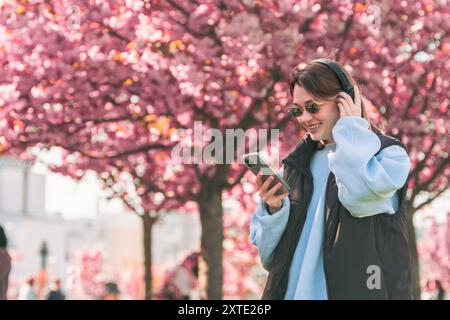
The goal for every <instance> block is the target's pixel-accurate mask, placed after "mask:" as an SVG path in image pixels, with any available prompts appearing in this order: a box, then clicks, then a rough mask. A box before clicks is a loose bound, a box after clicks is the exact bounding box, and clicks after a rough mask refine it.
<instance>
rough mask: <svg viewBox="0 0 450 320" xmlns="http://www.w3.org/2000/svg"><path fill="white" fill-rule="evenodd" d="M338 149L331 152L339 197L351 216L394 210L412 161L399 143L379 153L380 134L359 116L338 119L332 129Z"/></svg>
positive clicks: (391, 211) (330, 165)
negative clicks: (398, 193) (374, 131)
mask: <svg viewBox="0 0 450 320" xmlns="http://www.w3.org/2000/svg"><path fill="white" fill-rule="evenodd" d="M333 138H334V140H335V142H336V151H335V152H333V153H330V154H329V155H328V157H329V158H328V160H329V161H328V163H329V167H330V170H331V171H332V172H333V173H334V175H335V177H336V183H337V186H338V197H339V200H340V201H341V203H342V204H343V205H344V207H345V208H347V210H349V211H350V213H351V214H352V216H354V217H357V218H363V217H367V216H371V215H375V214H379V213H384V212H388V213H395V211H396V209H397V207H398V202H399V199H398V195H397V193H396V192H397V190H399V189H400V188H401V187H402V186H403V185H404V184H405V182H406V179H407V177H408V173H409V169H410V161H409V157H408V154H407V153H406V151H405V150H404V149H403V148H402V147H400V146H396V145H394V146H390V147H387V148H385V149H383V150H381V151H380V153H379V154H378V155H376V156H375V154H376V153H377V152H378V150H379V149H380V146H381V142H380V139H379V138H378V136H377V135H376V134H375V133H373V132H372V131H370V130H369V123H368V122H367V120H365V119H364V118H361V117H357V116H350V117H345V118H342V119H339V120H338V121H337V123H336V125H335V126H334V128H333Z"/></svg>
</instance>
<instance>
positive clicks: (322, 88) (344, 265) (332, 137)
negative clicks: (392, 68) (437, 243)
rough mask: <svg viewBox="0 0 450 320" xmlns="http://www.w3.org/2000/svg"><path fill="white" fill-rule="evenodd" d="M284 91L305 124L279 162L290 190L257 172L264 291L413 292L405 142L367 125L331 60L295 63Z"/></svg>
mask: <svg viewBox="0 0 450 320" xmlns="http://www.w3.org/2000/svg"><path fill="white" fill-rule="evenodd" d="M353 90H354V91H353ZM290 91H291V95H292V100H293V101H292V102H293V103H292V106H291V108H290V112H291V114H292V115H293V116H294V117H295V118H296V119H297V120H298V122H299V123H300V125H301V126H302V127H304V129H305V130H306V135H305V137H303V139H302V140H301V142H300V143H299V145H298V146H297V147H296V148H295V150H294V151H293V152H292V153H291V154H290V155H289V156H288V157H286V158H285V159H284V160H283V161H282V163H283V168H282V170H281V172H280V174H282V175H283V178H284V179H285V180H286V181H287V182H288V184H289V185H290V187H291V192H290V193H289V195H286V194H284V195H279V196H277V195H275V192H276V191H277V190H278V188H279V187H280V185H276V186H274V187H273V188H269V185H270V182H271V181H272V180H271V178H269V179H268V180H266V181H265V182H264V183H262V179H261V176H260V175H258V177H257V178H256V183H257V185H258V187H259V196H260V198H261V200H260V203H259V205H258V207H257V209H256V210H255V212H254V213H253V216H252V220H251V225H250V235H251V240H252V243H253V244H255V245H256V246H257V247H258V251H259V255H260V258H261V261H262V265H263V267H264V268H265V269H266V270H267V271H269V275H268V279H267V283H266V286H265V289H264V293H263V299H411V298H412V293H411V276H410V252H409V245H408V238H407V230H406V223H405V221H406V219H405V212H404V208H405V206H404V202H405V193H406V187H407V183H406V182H407V178H408V174H409V169H410V161H409V157H408V154H407V152H406V150H405V147H404V146H403V145H402V144H401V142H400V141H398V140H396V139H394V138H392V137H389V136H386V135H384V134H382V133H381V132H380V131H379V130H378V129H376V128H374V127H372V126H371V124H370V122H369V118H368V113H367V111H366V110H365V106H364V104H363V102H362V96H361V93H360V89H359V87H358V85H357V84H356V83H355V81H354V80H353V79H352V77H351V76H350V75H349V74H348V73H347V72H346V71H345V70H344V69H343V67H342V66H341V65H339V64H338V63H336V62H334V61H330V60H314V61H312V62H309V63H307V64H306V65H304V66H302V67H295V68H294V69H293V71H292V79H291V83H290ZM344 91H346V92H344ZM351 95H354V99H353V98H352V96H351Z"/></svg>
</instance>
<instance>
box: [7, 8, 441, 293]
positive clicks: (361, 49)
mask: <svg viewBox="0 0 450 320" xmlns="http://www.w3.org/2000/svg"><path fill="white" fill-rule="evenodd" d="M0 12H1V13H0V39H1V40H0V51H1V52H2V54H1V55H0V65H1V66H2V73H1V74H0V113H1V121H0V148H1V150H2V151H3V152H4V153H6V152H9V153H13V154H20V153H22V152H23V150H25V149H26V148H27V147H29V146H33V145H39V146H40V147H42V148H50V147H52V146H58V147H61V148H63V149H64V150H66V154H65V157H64V160H63V163H62V165H61V166H59V168H58V170H59V172H61V173H64V174H68V175H72V176H82V175H83V173H84V172H85V170H87V169H91V170H94V171H96V172H98V173H99V176H101V177H102V176H103V179H104V180H105V182H106V185H107V186H108V187H110V188H114V186H116V185H117V183H119V185H120V180H121V178H120V177H121V175H122V172H126V173H127V175H128V176H129V177H131V180H130V181H132V182H133V184H134V186H135V188H134V189H135V190H136V192H135V195H136V197H137V198H138V200H137V201H138V202H137V203H138V207H139V208H137V207H136V206H135V205H134V204H133V203H134V202H133V203H131V204H130V207H132V208H134V209H133V210H135V211H139V212H141V214H143V213H145V214H144V216H145V217H147V216H148V218H145V219H147V220H145V219H144V228H149V226H150V225H152V223H153V218H154V217H155V215H157V213H156V212H160V211H161V209H165V208H175V207H180V208H181V207H184V206H185V205H186V204H187V205H188V206H191V209H194V210H198V212H199V213H200V221H201V225H202V236H201V248H200V249H201V255H200V261H199V281H200V290H201V295H200V296H201V298H211V299H220V298H221V297H222V284H223V269H222V265H223V248H222V244H223V240H224V223H225V224H228V223H227V222H226V219H227V218H226V216H225V222H224V208H223V204H222V202H223V200H225V199H226V197H228V195H229V194H234V195H235V196H237V197H238V199H239V202H240V203H242V202H247V201H254V199H253V198H252V197H251V195H250V194H248V193H247V192H246V190H244V189H243V187H242V183H245V182H246V181H250V182H251V181H252V178H251V176H250V175H245V174H246V170H245V168H243V166H242V165H238V164H233V165H225V164H214V163H212V162H208V161H207V162H206V163H205V162H203V163H201V164H187V163H182V164H179V163H178V164H174V163H173V162H172V161H171V160H172V159H171V157H170V155H171V151H172V150H173V148H174V147H175V146H176V145H177V144H178V143H179V142H180V141H181V140H182V139H183V134H184V137H185V136H188V137H189V136H192V134H193V132H192V131H193V128H194V122H195V121H201V125H202V128H204V129H208V128H215V129H217V130H219V132H220V133H222V134H225V133H226V130H227V129H233V128H240V129H243V130H247V129H250V128H256V129H259V128H277V129H282V130H281V132H280V140H281V142H282V144H281V146H282V148H281V150H280V152H281V154H282V155H285V154H286V153H287V152H288V150H290V149H292V147H293V146H294V145H295V144H296V143H297V142H298V141H299V139H300V137H301V130H299V128H298V127H297V126H296V125H295V123H294V122H293V121H289V117H288V116H287V114H286V105H287V103H288V102H289V95H288V92H289V90H288V87H287V80H288V78H289V72H290V70H291V68H292V67H293V66H294V65H295V64H297V63H299V62H303V61H305V60H309V59H313V58H319V57H330V58H333V59H336V60H338V61H339V62H341V63H342V64H343V65H345V66H346V68H348V70H349V71H350V72H351V73H352V74H353V75H354V76H355V78H356V79H357V80H358V81H359V83H360V84H361V85H362V87H363V95H364V96H365V97H366V98H367V99H368V101H371V102H372V105H373V108H372V111H373V115H372V116H373V119H374V120H378V124H379V125H380V126H381V127H383V128H385V130H386V131H387V132H388V133H389V134H391V135H393V136H395V137H397V138H399V139H401V141H403V142H404V143H405V145H406V146H407V148H408V149H409V154H410V157H411V161H412V171H411V174H410V178H411V179H410V184H409V186H408V187H409V192H408V197H407V209H408V217H409V232H410V238H411V244H412V248H411V250H412V253H413V256H414V258H415V262H416V263H415V268H414V277H415V280H416V281H415V283H416V294H418V292H419V285H418V284H419V281H418V268H417V253H416V249H415V235H414V228H413V224H412V216H413V214H414V212H416V211H417V210H418V209H419V208H421V207H423V206H426V205H427V204H429V203H431V202H432V201H433V200H434V199H435V198H437V197H438V196H439V195H440V194H441V193H442V192H443V191H444V190H445V189H447V188H448V176H449V172H450V167H449V160H448V153H449V149H450V142H449V126H450V124H449V122H448V121H445V119H446V117H447V114H448V103H449V94H448V92H449V90H448V86H449V77H448V71H447V70H448V69H449V63H450V62H449V61H448V52H449V48H450V47H449V42H448V30H450V26H449V23H450V22H449V21H450V19H449V14H448V10H447V8H446V2H445V1H429V0H421V1H416V2H415V3H414V4H411V3H408V2H407V1H403V0H402V1H400V0H395V1H378V2H377V4H376V5H368V4H366V3H360V2H357V1H328V0H327V1H325V0H323V1H309V0H305V1H291V0H280V1H270V0H268V1H259V0H230V1H221V0H203V1H174V0H167V1H157V0H153V1H97V0H49V1H45V2H40V1H31V0H30V1H27V0H24V1H18V2H12V1H2V2H0ZM177 129H184V131H183V134H182V133H180V130H177ZM293 137H296V138H293ZM209 138H211V137H209ZM205 140H208V138H205ZM209 140H212V139H209ZM190 147H191V148H192V150H196V149H200V150H201V151H205V146H201V145H198V144H195V142H194V143H193V144H191V145H190ZM224 157H225V155H224ZM55 169H56V168H55ZM119 190H120V188H119ZM424 192H426V193H427V194H428V195H429V197H428V199H427V200H425V201H423V202H420V203H417V201H416V200H417V199H418V197H417V196H418V195H419V194H421V193H424ZM118 193H119V194H122V197H121V198H122V199H125V200H127V199H128V200H130V199H131V198H133V199H134V198H135V197H132V196H131V195H130V194H134V192H132V193H128V192H125V193H124V192H123V191H118ZM130 201H131V200H130ZM193 204H195V206H194V205H193ZM248 209H249V210H250V209H251V208H250V205H249V206H248ZM250 213H251V212H250V211H248V212H242V216H241V217H240V219H242V220H245V219H247V221H248V219H249V218H250ZM146 221H147V222H146ZM146 223H147V225H146ZM236 224H237V225H239V226H244V225H245V223H244V222H242V221H240V220H239V222H237V223H236ZM227 232H228V230H227ZM242 232H245V233H247V231H242ZM238 238H239V240H240V241H241V242H242V241H244V240H243V236H242V237H238ZM145 241H146V243H148V242H150V239H146V240H145ZM247 242H248V235H247ZM238 244H240V243H238ZM225 247H226V248H227V244H226V243H225ZM228 247H230V248H231V247H232V246H228ZM247 249H248V248H247ZM247 249H244V250H247ZM248 250H250V249H248ZM148 251H149V250H147V251H146V252H148ZM250 252H253V253H254V251H250ZM253 256H254V255H253ZM243 259H246V258H243ZM248 264H250V263H248ZM147 267H148V266H147Z"/></svg>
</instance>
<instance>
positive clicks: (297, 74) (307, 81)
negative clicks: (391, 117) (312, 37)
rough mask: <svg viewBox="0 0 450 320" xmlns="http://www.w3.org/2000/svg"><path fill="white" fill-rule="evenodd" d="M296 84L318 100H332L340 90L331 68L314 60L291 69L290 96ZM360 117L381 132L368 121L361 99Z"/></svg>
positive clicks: (367, 114) (377, 131)
mask: <svg viewBox="0 0 450 320" xmlns="http://www.w3.org/2000/svg"><path fill="white" fill-rule="evenodd" d="M335 63H337V62H335ZM337 64H338V65H339V66H340V67H341V68H342V70H344V72H345V74H346V75H347V77H348V78H349V80H350V81H351V83H352V84H353V86H358V89H361V88H360V86H359V85H358V83H357V82H356V81H355V80H354V79H353V77H352V76H351V75H350V74H349V73H348V72H347V70H345V69H344V67H343V66H342V65H340V64H339V63H337ZM296 85H299V86H301V87H303V88H304V89H305V90H306V91H307V92H308V93H309V94H311V95H312V96H313V97H314V98H317V99H318V100H332V99H334V98H335V97H336V96H337V95H338V93H339V92H341V91H342V88H341V84H340V82H339V79H338V77H337V76H336V74H335V73H334V72H333V70H331V69H330V68H329V67H327V66H325V65H323V64H322V63H320V62H317V61H314V60H313V61H310V62H308V63H306V64H300V65H297V66H295V67H294V68H293V69H292V72H291V81H290V84H289V90H290V92H291V96H293V95H294V88H295V86H296ZM359 92H361V90H359ZM361 98H362V97H361ZM361 117H363V118H364V119H366V120H367V122H368V123H369V125H370V130H372V131H374V132H375V133H378V134H382V132H381V130H380V129H378V128H377V127H375V126H374V125H373V124H372V123H371V122H370V118H369V111H368V108H367V105H366V104H365V103H364V101H363V99H361Z"/></svg>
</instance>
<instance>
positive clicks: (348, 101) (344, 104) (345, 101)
mask: <svg viewBox="0 0 450 320" xmlns="http://www.w3.org/2000/svg"><path fill="white" fill-rule="evenodd" d="M358 96H359V91H358ZM355 97H356V93H355ZM355 100H356V98H355ZM336 104H337V106H338V108H339V110H340V113H341V118H342V117H344V116H360V115H361V105H359V106H358V105H357V104H356V103H353V100H352V97H351V96H350V95H349V94H348V93H345V92H340V93H339V96H338V97H337V99H336Z"/></svg>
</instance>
